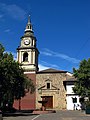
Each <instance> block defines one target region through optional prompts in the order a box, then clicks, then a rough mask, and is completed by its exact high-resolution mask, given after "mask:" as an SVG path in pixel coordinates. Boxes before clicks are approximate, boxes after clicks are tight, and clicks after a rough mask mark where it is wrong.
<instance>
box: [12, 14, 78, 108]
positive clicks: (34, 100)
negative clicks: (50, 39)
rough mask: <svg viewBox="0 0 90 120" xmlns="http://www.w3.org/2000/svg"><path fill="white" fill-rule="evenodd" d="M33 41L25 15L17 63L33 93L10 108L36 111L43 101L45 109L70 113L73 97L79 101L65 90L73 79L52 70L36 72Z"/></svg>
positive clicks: (34, 43) (65, 72)
mask: <svg viewBox="0 0 90 120" xmlns="http://www.w3.org/2000/svg"><path fill="white" fill-rule="evenodd" d="M36 42H37V39H36V37H35V36H34V31H33V28H32V24H31V21H30V16H29V18H28V23H27V25H26V28H25V31H24V35H23V36H22V37H21V41H20V46H19V47H18V48H17V61H18V62H19V63H21V64H22V68H23V69H24V74H25V75H26V76H28V78H30V79H31V80H32V81H33V83H34V85H35V88H36V90H35V92H34V93H33V94H30V93H27V94H26V96H25V97H24V98H21V100H20V101H15V102H14V107H15V108H17V109H19V107H21V109H40V108H41V103H40V101H46V102H44V106H45V107H46V109H55V110H62V109H72V110H73V106H74V103H73V98H76V99H78V102H79V97H78V96H77V95H75V94H74V93H73V91H72V90H71V93H69V91H68V93H67V90H70V89H72V87H73V85H74V82H75V81H74V80H75V79H73V76H72V74H71V73H69V72H68V71H62V70H56V69H53V68H50V69H46V70H42V71H39V68H38V56H39V50H38V48H37V43H36ZM19 102H20V103H19ZM76 102H77V101H76ZM70 104H72V108H70ZM19 105H20V106H19Z"/></svg>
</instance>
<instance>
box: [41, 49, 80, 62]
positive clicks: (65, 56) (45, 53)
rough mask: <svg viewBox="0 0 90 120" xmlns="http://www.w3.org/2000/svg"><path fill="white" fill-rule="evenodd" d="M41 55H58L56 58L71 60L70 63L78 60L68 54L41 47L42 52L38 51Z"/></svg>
mask: <svg viewBox="0 0 90 120" xmlns="http://www.w3.org/2000/svg"><path fill="white" fill-rule="evenodd" d="M40 53H41V54H42V55H45V56H51V57H58V58H62V59H64V60H67V61H69V62H72V63H79V62H80V60H78V59H76V58H72V57H70V56H68V55H65V54H62V53H57V52H54V51H51V50H49V49H46V48H45V49H43V51H42V52H40Z"/></svg>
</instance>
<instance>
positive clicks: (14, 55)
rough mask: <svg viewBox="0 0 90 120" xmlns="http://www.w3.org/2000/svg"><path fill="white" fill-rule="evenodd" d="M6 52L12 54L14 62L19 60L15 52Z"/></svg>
mask: <svg viewBox="0 0 90 120" xmlns="http://www.w3.org/2000/svg"><path fill="white" fill-rule="evenodd" d="M5 52H7V53H12V55H13V58H14V60H17V54H16V53H15V52H11V51H5Z"/></svg>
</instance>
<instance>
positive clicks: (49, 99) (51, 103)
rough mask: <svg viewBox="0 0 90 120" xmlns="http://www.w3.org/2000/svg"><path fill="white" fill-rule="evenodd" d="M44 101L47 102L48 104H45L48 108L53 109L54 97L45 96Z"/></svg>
mask: <svg viewBox="0 0 90 120" xmlns="http://www.w3.org/2000/svg"><path fill="white" fill-rule="evenodd" d="M42 100H46V101H47V102H46V103H45V104H44V106H45V107H46V108H53V96H43V97H42Z"/></svg>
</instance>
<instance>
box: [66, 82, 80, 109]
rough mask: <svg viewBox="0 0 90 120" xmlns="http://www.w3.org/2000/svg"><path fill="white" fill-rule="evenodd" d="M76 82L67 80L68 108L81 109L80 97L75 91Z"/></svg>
mask: <svg viewBox="0 0 90 120" xmlns="http://www.w3.org/2000/svg"><path fill="white" fill-rule="evenodd" d="M73 87H74V82H72V81H67V82H66V91H67V92H66V101H67V110H80V109H81V104H80V102H79V101H80V97H79V96H78V95H76V94H75V93H74V92H73Z"/></svg>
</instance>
